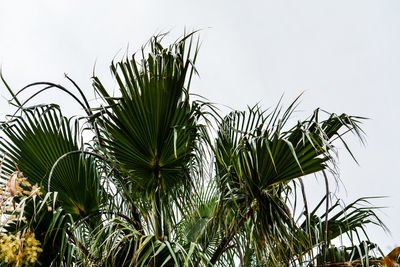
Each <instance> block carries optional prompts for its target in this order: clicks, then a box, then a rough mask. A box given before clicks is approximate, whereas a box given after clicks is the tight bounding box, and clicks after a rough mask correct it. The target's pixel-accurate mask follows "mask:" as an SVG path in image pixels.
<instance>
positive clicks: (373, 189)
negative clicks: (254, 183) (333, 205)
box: [0, 0, 400, 251]
mask: <svg viewBox="0 0 400 267" xmlns="http://www.w3.org/2000/svg"><path fill="white" fill-rule="evenodd" d="M185 27H186V29H187V30H192V29H203V30H202V31H201V33H200V35H201V41H202V47H201V50H200V54H199V60H198V63H197V68H198V69H199V71H200V75H201V77H200V78H195V82H194V84H193V87H192V92H196V93H200V94H202V95H203V96H205V97H207V98H208V99H210V100H212V101H214V102H216V103H220V104H225V105H228V106H230V107H233V108H240V109H243V108H245V106H246V105H254V104H255V103H257V102H260V104H261V105H262V106H263V107H264V108H268V107H270V106H273V105H274V104H276V102H277V100H278V99H279V97H280V96H281V95H282V94H283V93H284V94H285V97H284V103H286V104H289V103H290V101H292V100H293V99H294V98H295V97H296V96H298V95H299V94H300V93H301V92H303V91H305V94H304V96H303V97H302V103H301V106H300V109H301V110H303V111H304V112H302V113H300V114H298V116H299V117H298V118H299V119H302V118H305V117H306V116H308V115H309V114H310V112H311V111H312V110H313V109H314V108H316V107H321V108H323V109H325V110H328V111H331V112H336V113H342V112H346V113H348V114H351V115H361V116H365V117H369V118H371V120H368V121H366V122H365V124H364V129H365V131H366V133H367V146H366V147H363V146H362V145H360V143H359V142H358V141H357V140H356V138H350V140H353V141H350V144H351V146H352V148H353V151H354V153H355V155H356V157H357V159H358V161H359V163H360V166H357V165H356V164H355V163H354V162H353V161H352V160H351V159H350V158H349V156H348V155H346V154H345V152H344V151H341V152H343V153H341V154H340V155H341V156H340V174H341V179H342V181H343V183H344V184H345V186H346V191H345V190H343V189H342V190H341V191H340V192H339V194H340V195H341V196H342V197H343V198H344V200H345V201H346V202H350V201H352V200H354V199H356V198H358V197H361V196H388V198H386V199H383V200H376V201H375V202H374V204H376V205H379V206H386V207H387V208H386V209H384V210H383V212H381V213H379V214H380V215H381V217H382V219H383V220H384V222H386V224H387V226H388V227H389V228H390V229H391V230H392V236H388V235H386V234H385V233H383V232H382V231H380V230H377V229H376V228H371V231H370V235H371V238H372V241H374V242H377V243H379V244H381V246H382V247H383V249H384V250H385V251H389V250H391V249H392V248H394V247H395V245H400V227H399V221H400V212H399V211H400V196H399V194H398V190H399V178H400V177H399V173H398V172H397V171H396V167H398V166H400V158H399V156H398V154H399V153H398V152H399V151H400V145H399V142H398V140H399V137H400V136H399V130H400V126H399V123H400V120H399V115H400V107H399V105H398V101H399V99H400V93H399V92H400V91H399V89H400V1H398V0H393V1H386V0H380V1H366V0H359V1H349V0H346V1H342V0H336V1H320V0H315V1H308V0H307V1H246V2H245V1H234V0H229V1H228V0H223V1H208V0H206V1H183V0H181V1H179V0H170V1H161V0H160V1H132V0H131V1H105V0H97V1H93V0H87V1H77V0H68V1H67V0H47V1H45V0H35V1H5V0H0V65H1V66H2V71H3V74H4V76H5V77H6V79H7V81H8V83H9V84H10V85H11V87H12V88H14V89H15V90H17V89H19V88H21V87H23V86H24V85H26V84H28V83H30V82H34V81H52V82H55V83H61V84H63V85H68V83H67V82H66V81H65V79H64V78H63V76H64V73H68V74H69V76H70V77H71V78H73V79H74V80H75V81H76V82H77V83H78V84H79V85H80V86H81V87H82V88H84V90H85V92H87V93H88V94H91V93H92V91H93V90H92V88H91V81H90V76H91V74H92V71H93V67H94V64H95V63H96V74H97V75H98V76H100V77H102V78H103V80H104V81H106V83H108V84H110V85H111V86H110V88H111V89H112V88H114V83H113V81H112V80H111V79H110V74H109V71H108V66H109V63H110V62H111V60H112V59H113V58H114V57H115V56H116V55H117V59H120V58H121V56H123V55H124V53H125V52H126V50H127V47H128V45H129V51H130V52H135V51H136V50H137V49H138V48H140V46H141V45H142V44H143V43H145V42H146V41H147V40H148V39H149V37H150V36H152V35H153V34H156V33H159V32H165V31H171V37H178V36H180V35H182V34H183V31H184V29H185ZM171 39H174V38H171ZM0 96H2V98H0V118H1V119H4V116H5V115H6V114H9V113H10V112H11V110H13V109H12V108H11V107H10V106H9V105H8V104H7V101H6V100H5V98H7V99H8V98H9V95H8V93H7V91H6V89H5V87H4V86H3V85H0ZM45 99H46V102H49V101H55V102H58V103H63V104H64V105H63V107H64V108H65V110H66V112H67V114H69V115H72V114H75V113H76V111H77V110H78V109H79V106H78V105H76V104H75V103H73V102H72V100H70V99H69V98H68V97H66V96H65V95H63V94H62V93H60V92H58V91H57V92H56V91H54V92H52V93H47V94H46V95H45V96H43V97H42V98H40V100H43V101H44V100H45ZM38 101H39V100H38ZM310 179H311V180H314V178H313V177H310ZM322 185H323V183H322V181H321V182H320V187H315V185H312V186H310V187H309V189H308V198H313V197H314V198H319V197H320V194H322V193H323V190H324V189H323V186H322Z"/></svg>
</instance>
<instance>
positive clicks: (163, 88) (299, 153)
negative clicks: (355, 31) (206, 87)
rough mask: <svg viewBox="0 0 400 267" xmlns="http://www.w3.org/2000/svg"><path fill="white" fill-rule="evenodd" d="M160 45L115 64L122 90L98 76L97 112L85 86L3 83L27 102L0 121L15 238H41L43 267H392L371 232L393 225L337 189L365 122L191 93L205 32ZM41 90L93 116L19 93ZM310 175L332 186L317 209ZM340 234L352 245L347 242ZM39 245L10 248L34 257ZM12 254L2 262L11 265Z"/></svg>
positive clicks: (7, 228)
mask: <svg viewBox="0 0 400 267" xmlns="http://www.w3.org/2000/svg"><path fill="white" fill-rule="evenodd" d="M161 40H162V36H157V37H153V38H152V39H151V40H150V41H149V43H148V45H147V46H145V47H144V48H143V49H142V53H141V55H133V56H132V57H131V58H127V59H125V60H123V61H121V62H118V63H113V64H112V66H111V71H112V74H113V76H114V78H115V80H116V83H117V86H118V92H117V93H116V95H112V94H111V93H110V91H109V90H108V89H107V88H105V86H103V84H102V82H101V80H100V79H99V78H98V77H93V86H94V88H95V91H96V93H97V94H98V95H99V96H100V98H101V101H100V103H99V104H98V106H96V107H92V106H90V105H89V102H88V101H87V99H86V97H85V95H84V94H83V92H82V90H81V89H80V88H79V87H78V86H77V84H76V83H75V82H73V81H72V80H71V79H70V78H68V77H67V79H68V80H69V81H70V82H71V85H72V89H67V88H65V87H62V86H60V85H57V84H53V83H48V82H39V83H33V84H30V85H28V86H27V87H25V88H23V89H22V90H20V91H18V92H13V91H12V90H11V89H10V88H9V87H8V85H7V84H6V83H5V81H4V79H3V82H4V84H5V85H6V87H7V88H8V89H9V91H10V93H11V94H12V100H11V103H13V104H14V105H15V106H16V108H17V110H16V112H15V114H14V115H13V116H10V117H9V119H8V120H7V121H5V122H4V123H2V125H1V130H2V136H3V137H2V138H1V141H0V149H1V151H2V152H3V154H4V155H5V157H4V158H3V162H2V179H3V185H4V186H3V187H2V189H3V191H4V192H3V196H7V200H5V201H2V214H3V216H6V217H7V216H11V217H7V218H8V220H7V223H3V224H2V225H0V227H1V228H2V229H3V238H5V237H6V236H12V237H13V238H14V237H15V238H16V239H18V238H19V239H18V240H23V237H24V236H33V235H34V237H35V238H36V239H37V241H39V242H40V245H38V243H37V242H36V241H35V242H36V243H35V242H34V241H32V242H33V243H32V244H33V245H32V246H31V247H32V248H35V247H40V248H42V250H43V252H42V253H40V251H41V250H40V249H37V252H38V253H37V256H38V259H37V261H36V262H37V264H42V265H43V266H50V264H53V266H71V265H74V266H234V265H239V266H281V265H282V266H288V265H299V266H313V265H321V266H322V265H329V264H332V263H334V262H336V263H340V262H341V263H349V262H353V263H355V264H356V263H362V264H364V263H365V264H367V265H368V264H380V259H379V258H377V256H376V254H375V252H376V251H377V250H376V245H375V244H373V243H371V242H369V240H368V236H367V235H366V232H365V226H366V225H368V224H376V225H379V226H382V227H384V226H383V224H382V222H381V221H380V219H379V218H378V217H377V215H376V214H375V212H374V208H373V207H372V206H371V205H370V204H369V202H368V200H369V198H362V199H359V200H357V201H355V202H354V203H351V204H348V205H344V204H342V202H340V201H339V200H335V197H334V196H333V195H332V194H331V193H330V191H329V183H328V180H329V179H332V178H331V177H334V174H335V155H336V153H337V150H336V146H337V145H342V146H344V147H345V148H346V149H347V150H348V152H349V153H350V154H351V152H350V149H349V147H348V146H347V144H346V143H345V141H344V135H345V134H348V135H349V134H351V133H353V136H356V137H357V138H361V139H362V138H363V131H362V130H361V128H360V121H361V120H362V119H363V118H361V117H356V116H348V115H346V114H341V115H336V114H334V113H328V112H325V111H322V110H320V109H316V110H315V112H313V114H311V116H310V117H308V118H306V119H304V120H299V121H297V122H295V123H294V124H293V125H290V124H291V123H292V122H293V119H292V118H293V112H294V110H295V108H296V105H297V99H296V100H295V101H294V102H293V103H292V104H291V105H290V106H289V107H288V108H287V109H283V108H282V107H281V104H280V103H279V104H278V105H277V106H276V107H275V108H274V109H272V110H271V111H264V110H263V109H262V108H261V107H259V106H254V107H251V108H248V109H247V110H245V111H232V112H231V113H229V114H228V115H226V116H222V115H221V114H220V113H219V112H218V109H217V108H216V107H215V105H213V104H211V103H209V102H207V101H204V100H203V98H200V97H197V96H194V95H192V94H190V91H189V88H190V82H191V79H192V77H193V74H196V69H195V66H194V63H195V61H196V57H197V52H198V43H196V42H195V41H194V39H193V34H190V35H188V36H185V37H183V38H182V39H180V40H178V41H177V42H175V43H173V44H172V45H170V46H169V47H163V46H162V44H161ZM137 57H140V60H139V61H138V60H137V59H136V58H137ZM33 89H36V91H35V92H34V93H32V96H35V95H37V94H39V93H42V92H44V91H46V90H62V91H64V92H66V93H67V94H69V95H71V96H72V97H74V99H75V100H76V101H78V103H79V104H80V105H81V106H82V108H83V110H84V111H85V112H86V116H82V117H80V118H66V117H64V116H63V114H62V112H61V110H60V107H59V106H57V105H55V104H49V105H36V106H30V107H27V104H26V103H27V102H28V101H29V100H30V99H31V98H28V100H26V101H25V102H22V101H20V99H19V98H20V92H22V91H27V90H33ZM72 90H76V91H77V92H78V93H73V92H72ZM86 132H90V133H91V134H90V136H91V137H92V139H91V140H89V141H87V140H85V139H84V138H83V137H82V135H83V136H88V134H86ZM83 133H85V134H83ZM310 174H315V176H316V177H317V178H318V179H322V181H323V182H324V184H325V187H323V188H322V189H321V191H323V192H326V194H324V197H323V198H322V199H321V201H320V202H319V204H318V205H317V206H315V207H310V206H309V205H308V203H307V198H306V195H305V189H304V184H303V180H302V179H308V176H307V175H310ZM328 176H329V177H328ZM35 184H37V186H38V187H40V192H37V191H34V190H35V189H36V188H37V187H36V186H34V185H35ZM22 187H25V188H26V190H25V191H23V190H22V191H21V190H20V191H18V190H16V188H22ZM32 192H33V193H32ZM4 199H5V198H4ZM6 233H7V234H6ZM338 237H345V238H347V240H348V244H350V245H349V246H348V247H346V246H335V244H336V245H337V244H338V242H335V241H334V240H335V239H336V240H337V238H338ZM21 238H22V239H21ZM5 239H6V238H5ZM36 239H35V240H36ZM364 239H365V240H364ZM7 240H8V239H7ZM32 240H33V239H32ZM1 242H2V241H1V240H0V250H1V244H2V243H1ZM4 242H6V241H4ZM7 242H11V241H7ZM23 243H24V241H21V244H23ZM4 244H6V243H4ZM27 248H28V246H26V247H25V249H24V247H23V246H22V245H21V246H18V245H17V246H16V247H15V249H14V250H10V251H8V252H7V253H9V254H6V252H4V253H3V254H4V255H12V254H13V253H14V254H15V255H14V256H15V259H14V262H17V261H18V260H20V261H21V262H20V264H24V263H23V262H22V259H25V258H26V259H28V258H27V257H25V256H24V255H26V254H27V253H28V252H26V251H28V250H27ZM29 248H30V247H29ZM24 253H25V254H24ZM29 253H31V254H32V253H33V252H29ZM3 254H2V253H1V251H0V262H1V264H2V265H1V266H3V265H4V266H9V265H10V266H12V264H13V263H12V261H11V260H10V259H11V258H10V259H8V260H7V261H6V260H5V257H6V256H4V255H3ZM16 254H20V256H17V255H16ZM32 255H33V254H32ZM35 255H36V254H35ZM10 257H12V256H10ZM18 257H19V258H20V259H18ZM24 257H25V258H24ZM29 259H30V258H29ZM35 259H36V258H34V259H33V260H32V262H33V261H35ZM31 264H32V263H31ZM329 266H333V265H329ZM335 266H336V265H335ZM338 266H339V265H338Z"/></svg>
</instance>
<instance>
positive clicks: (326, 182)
mask: <svg viewBox="0 0 400 267" xmlns="http://www.w3.org/2000/svg"><path fill="white" fill-rule="evenodd" d="M322 173H323V175H324V179H325V189H326V212H325V229H324V266H326V253H327V250H328V213H329V183H328V176H327V175H326V172H325V170H322Z"/></svg>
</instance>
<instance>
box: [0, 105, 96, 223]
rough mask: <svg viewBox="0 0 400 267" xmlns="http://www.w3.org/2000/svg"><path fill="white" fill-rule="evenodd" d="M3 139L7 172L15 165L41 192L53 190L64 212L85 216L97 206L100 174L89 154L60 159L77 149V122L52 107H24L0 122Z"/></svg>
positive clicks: (79, 147)
mask: <svg viewBox="0 0 400 267" xmlns="http://www.w3.org/2000/svg"><path fill="white" fill-rule="evenodd" d="M2 130H3V133H4V134H5V135H6V138H2V139H1V141H0V146H1V150H2V152H3V153H7V154H8V155H10V157H11V158H12V160H11V159H9V158H8V157H6V158H5V164H4V168H5V170H6V171H8V172H11V171H12V170H13V169H14V168H15V166H14V163H13V161H14V162H15V164H16V165H17V166H18V168H20V169H21V170H23V173H24V175H25V176H26V177H27V179H28V181H29V182H30V183H31V184H38V185H40V186H41V189H42V191H43V192H47V188H48V187H49V188H50V190H51V191H57V192H58V193H59V194H58V198H59V200H60V201H61V202H62V205H63V208H64V210H65V211H67V212H68V213H71V214H73V215H78V216H80V217H85V216H86V215H88V214H90V213H91V212H94V211H97V210H98V209H99V206H100V199H99V192H100V176H99V174H98V173H97V170H96V162H95V160H94V158H93V157H91V156H86V155H83V154H74V155H70V156H68V157H65V158H64V159H63V160H61V161H60V162H59V163H58V164H57V166H56V167H55V169H54V173H53V175H52V179H51V184H50V185H48V179H49V174H50V171H51V169H52V167H53V165H54V164H55V163H56V161H57V160H58V159H59V158H60V157H61V156H63V155H64V154H66V153H68V152H71V151H76V150H81V149H82V148H81V146H80V137H79V124H78V122H77V121H75V122H74V123H72V122H71V121H70V120H68V119H67V118H65V117H63V116H62V114H61V112H60V111H59V109H58V107H56V106H38V107H34V108H30V109H25V110H23V112H22V115H21V116H20V117H14V118H13V119H12V120H10V121H8V122H5V123H3V124H2Z"/></svg>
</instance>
